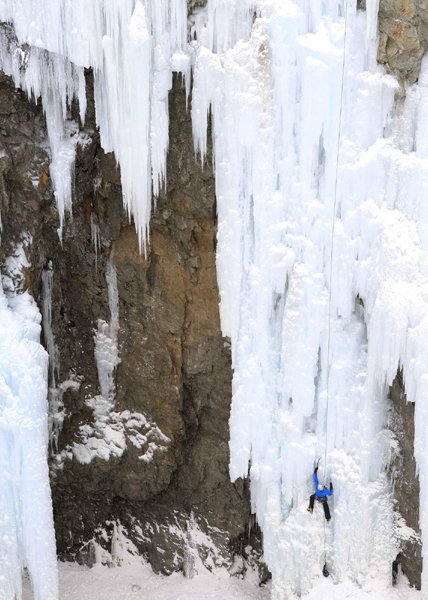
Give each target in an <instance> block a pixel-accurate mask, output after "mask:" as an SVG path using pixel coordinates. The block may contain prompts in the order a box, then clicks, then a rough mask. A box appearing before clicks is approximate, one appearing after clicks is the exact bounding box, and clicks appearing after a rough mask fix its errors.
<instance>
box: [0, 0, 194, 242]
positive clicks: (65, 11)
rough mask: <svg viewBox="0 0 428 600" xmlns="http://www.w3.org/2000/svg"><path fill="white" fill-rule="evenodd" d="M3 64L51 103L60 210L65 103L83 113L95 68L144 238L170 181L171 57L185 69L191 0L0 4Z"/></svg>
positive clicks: (101, 115)
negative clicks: (154, 197) (157, 198)
mask: <svg viewBox="0 0 428 600" xmlns="http://www.w3.org/2000/svg"><path fill="white" fill-rule="evenodd" d="M0 21H4V22H6V23H9V24H11V25H12V26H13V29H11V28H7V29H6V28H4V29H3V32H2V36H0V68H1V69H2V70H3V71H4V72H5V73H7V74H9V75H12V76H13V78H14V80H15V83H16V85H18V86H19V87H21V88H22V89H24V90H26V91H27V92H28V93H29V95H31V96H33V97H35V98H39V97H41V99H42V102H43V108H44V110H45V112H46V121H47V127H48V133H49V140H50V145H51V151H52V162H51V177H52V182H53V186H54V189H55V195H56V198H57V202H58V209H59V214H60V232H61V230H62V224H63V219H64V214H65V212H66V211H68V212H71V193H72V167H73V164H74V157H75V147H76V143H77V138H76V136H75V135H74V133H75V132H74V131H70V125H69V123H68V122H67V108H68V107H69V106H70V105H71V102H72V101H73V99H77V100H78V101H79V106H80V119H81V122H82V124H83V123H84V120H85V111H86V95H85V76H84V68H89V67H92V68H93V73H94V86H95V87H94V91H95V100H96V109H97V111H96V112H97V124H98V126H99V128H100V135H101V144H102V146H103V148H104V150H105V151H106V152H111V151H114V153H115V156H116V160H117V162H118V163H119V165H120V169H121V177H122V186H123V195H124V202H125V205H126V207H127V209H128V212H129V214H130V216H131V215H132V216H133V218H134V221H135V224H136V227H137V231H138V235H139V240H140V247H142V246H143V245H144V244H145V241H146V234H147V226H148V221H149V217H150V209H151V189H152V184H153V189H154V192H155V194H156V193H157V192H158V190H159V185H160V184H162V182H163V181H164V179H165V175H166V172H165V165H166V152H167V148H168V92H169V90H170V88H171V85H172V64H174V66H175V69H176V70H177V69H178V70H183V73H184V74H186V73H188V71H189V68H190V59H189V56H187V55H186V54H185V53H184V50H185V49H186V47H187V3H186V0H148V1H145V2H141V1H140V0H121V1H119V0H108V1H107V2H104V1H103V0H91V1H90V2H87V1H86V0H76V1H73V2H69V1H68V0H59V1H58V0H25V1H24V2H20V3H17V2H15V1H14V0H4V1H2V2H1V3H0Z"/></svg>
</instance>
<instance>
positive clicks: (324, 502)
mask: <svg viewBox="0 0 428 600" xmlns="http://www.w3.org/2000/svg"><path fill="white" fill-rule="evenodd" d="M315 499H316V500H318V502H321V504H322V505H323V508H324V514H325V518H326V519H327V521H329V520H330V519H331V515H330V507H329V505H328V502H327V498H321V499H320V498H318V497H317V495H316V494H312V496H311V497H310V498H309V508H312V510H313V509H314V504H315Z"/></svg>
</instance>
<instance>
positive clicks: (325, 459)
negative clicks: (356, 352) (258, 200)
mask: <svg viewBox="0 0 428 600" xmlns="http://www.w3.org/2000/svg"><path fill="white" fill-rule="evenodd" d="M348 3H349V0H345V31H344V35H343V62H342V84H341V87H340V111H339V130H338V135H337V152H336V176H335V181H334V202H333V222H332V227H331V250H330V287H329V296H328V343H327V400H326V425H325V452H324V478H323V481H324V485H325V476H326V471H327V446H328V408H329V384H330V348H331V299H332V287H333V285H332V283H333V255H334V231H335V226H336V207H337V187H338V179H339V159H340V140H341V136H342V112H343V90H344V87H345V63H346V37H347V33H348ZM318 462H319V461H318ZM322 574H323V575H324V577H328V576H329V575H330V573H329V571H328V568H327V544H326V530H325V520H324V567H323V570H322Z"/></svg>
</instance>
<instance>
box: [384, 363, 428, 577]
mask: <svg viewBox="0 0 428 600" xmlns="http://www.w3.org/2000/svg"><path fill="white" fill-rule="evenodd" d="M390 399H391V413H390V419H389V426H390V429H391V431H392V432H393V433H394V435H395V439H396V442H397V448H396V450H395V452H394V455H393V459H392V462H391V476H392V481H393V486H394V497H395V501H396V506H397V509H398V512H399V514H400V515H401V517H402V519H403V520H404V525H405V526H407V527H408V528H410V530H408V534H409V535H407V536H406V537H405V538H404V539H403V540H402V541H401V550H400V553H399V555H398V556H397V559H396V564H395V568H397V566H398V564H400V565H401V568H402V570H403V573H404V574H405V575H406V576H407V578H408V579H409V582H410V585H412V586H414V587H416V588H417V589H421V573H422V546H421V539H420V528H419V492H420V490H419V478H418V476H417V470H416V461H415V458H414V438H415V407H414V404H413V403H411V402H407V398H406V394H405V389H404V382H403V374H402V372H401V371H399V372H398V373H397V377H396V378H395V380H394V382H393V384H392V386H391V388H390Z"/></svg>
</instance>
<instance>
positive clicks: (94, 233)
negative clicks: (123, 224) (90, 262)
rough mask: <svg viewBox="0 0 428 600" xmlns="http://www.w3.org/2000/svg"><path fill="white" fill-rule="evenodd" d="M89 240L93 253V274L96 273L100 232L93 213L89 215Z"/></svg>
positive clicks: (99, 248)
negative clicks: (90, 240)
mask: <svg viewBox="0 0 428 600" xmlns="http://www.w3.org/2000/svg"><path fill="white" fill-rule="evenodd" d="M91 239H92V246H93V248H94V252H95V272H97V271H98V252H99V251H100V250H101V232H100V227H99V225H98V223H97V217H96V215H95V213H93V212H92V213H91Z"/></svg>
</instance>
